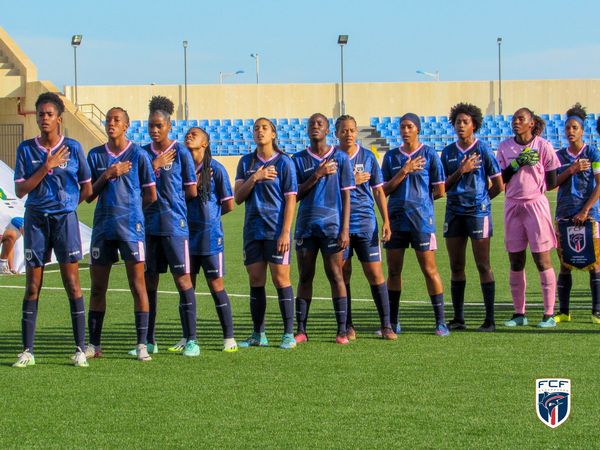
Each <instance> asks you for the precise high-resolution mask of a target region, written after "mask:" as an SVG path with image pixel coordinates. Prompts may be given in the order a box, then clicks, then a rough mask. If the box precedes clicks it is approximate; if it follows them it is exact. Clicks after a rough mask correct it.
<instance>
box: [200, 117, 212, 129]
mask: <svg viewBox="0 0 600 450" xmlns="http://www.w3.org/2000/svg"><path fill="white" fill-rule="evenodd" d="M209 125H210V122H209V121H208V120H207V119H200V120H199V121H198V126H199V127H200V128H204V129H205V130H206V128H208V126H209Z"/></svg>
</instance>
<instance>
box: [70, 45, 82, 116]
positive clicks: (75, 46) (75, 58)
mask: <svg viewBox="0 0 600 450" xmlns="http://www.w3.org/2000/svg"><path fill="white" fill-rule="evenodd" d="M81 39H83V35H81V34H74V35H73V37H72V38H71V46H72V47H73V66H74V67H75V106H76V107H78V101H77V47H79V46H80V45H81Z"/></svg>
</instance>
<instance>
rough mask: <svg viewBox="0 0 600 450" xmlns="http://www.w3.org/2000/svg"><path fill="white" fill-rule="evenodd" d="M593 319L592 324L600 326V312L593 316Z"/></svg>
mask: <svg viewBox="0 0 600 450" xmlns="http://www.w3.org/2000/svg"><path fill="white" fill-rule="evenodd" d="M591 319H592V323H595V324H596V325H600V312H595V313H593V314H592V316H591Z"/></svg>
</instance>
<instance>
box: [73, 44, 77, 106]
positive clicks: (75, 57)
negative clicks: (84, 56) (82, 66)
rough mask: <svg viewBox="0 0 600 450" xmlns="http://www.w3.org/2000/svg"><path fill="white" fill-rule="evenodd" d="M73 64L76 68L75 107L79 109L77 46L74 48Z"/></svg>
mask: <svg viewBox="0 0 600 450" xmlns="http://www.w3.org/2000/svg"><path fill="white" fill-rule="evenodd" d="M73 62H74V66H75V106H76V107H78V101H77V100H78V99H77V46H75V45H74V46H73Z"/></svg>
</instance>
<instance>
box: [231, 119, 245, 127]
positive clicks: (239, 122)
mask: <svg viewBox="0 0 600 450" xmlns="http://www.w3.org/2000/svg"><path fill="white" fill-rule="evenodd" d="M242 125H244V121H243V120H242V119H234V120H233V126H236V127H241V126H242Z"/></svg>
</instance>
